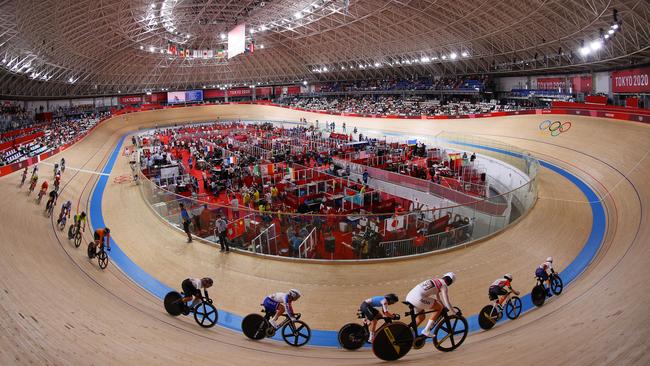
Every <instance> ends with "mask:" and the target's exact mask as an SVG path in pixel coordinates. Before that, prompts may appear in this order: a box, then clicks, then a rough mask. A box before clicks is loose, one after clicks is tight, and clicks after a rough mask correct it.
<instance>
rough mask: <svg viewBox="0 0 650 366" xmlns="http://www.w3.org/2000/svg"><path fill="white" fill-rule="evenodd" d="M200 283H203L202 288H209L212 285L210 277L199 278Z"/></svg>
mask: <svg viewBox="0 0 650 366" xmlns="http://www.w3.org/2000/svg"><path fill="white" fill-rule="evenodd" d="M201 282H202V283H203V286H204V287H211V286H212V284H213V281H212V278H210V277H203V278H201Z"/></svg>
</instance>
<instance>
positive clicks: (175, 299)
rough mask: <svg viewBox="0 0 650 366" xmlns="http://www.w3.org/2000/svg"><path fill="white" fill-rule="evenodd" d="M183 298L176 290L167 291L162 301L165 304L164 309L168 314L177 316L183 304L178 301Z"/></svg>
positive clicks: (181, 310)
mask: <svg viewBox="0 0 650 366" xmlns="http://www.w3.org/2000/svg"><path fill="white" fill-rule="evenodd" d="M182 298H183V295H181V294H179V293H178V292H176V291H171V292H168V293H167V295H165V299H164V300H163V303H164V305H165V310H167V313H168V314H169V315H173V316H178V315H181V313H182V312H183V307H184V306H185V304H184V303H183V302H182V301H180V300H181V299H182Z"/></svg>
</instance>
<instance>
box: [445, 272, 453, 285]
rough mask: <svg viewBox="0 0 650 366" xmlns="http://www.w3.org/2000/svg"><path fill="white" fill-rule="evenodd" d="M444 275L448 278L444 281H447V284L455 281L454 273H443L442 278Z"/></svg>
mask: <svg viewBox="0 0 650 366" xmlns="http://www.w3.org/2000/svg"><path fill="white" fill-rule="evenodd" d="M445 277H447V278H449V281H445V282H447V286H449V285H451V284H452V283H454V282H455V281H456V274H455V273H454V272H447V273H445V274H444V275H443V276H442V278H443V279H444V278H445Z"/></svg>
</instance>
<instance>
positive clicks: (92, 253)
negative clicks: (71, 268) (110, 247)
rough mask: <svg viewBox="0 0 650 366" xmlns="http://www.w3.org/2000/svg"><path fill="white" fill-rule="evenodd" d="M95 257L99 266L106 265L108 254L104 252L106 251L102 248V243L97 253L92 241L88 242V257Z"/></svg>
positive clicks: (104, 267)
mask: <svg viewBox="0 0 650 366" xmlns="http://www.w3.org/2000/svg"><path fill="white" fill-rule="evenodd" d="M95 257H97V263H98V264H99V268H101V269H106V267H108V254H106V251H105V250H104V243H101V244H100V247H99V253H97V252H96V250H95V242H94V241H91V242H90V243H88V258H90V259H93V258H95Z"/></svg>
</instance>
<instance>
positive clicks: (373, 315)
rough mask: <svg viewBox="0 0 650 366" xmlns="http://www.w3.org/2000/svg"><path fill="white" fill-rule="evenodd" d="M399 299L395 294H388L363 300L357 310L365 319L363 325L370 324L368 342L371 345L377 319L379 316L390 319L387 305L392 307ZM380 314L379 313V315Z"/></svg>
mask: <svg viewBox="0 0 650 366" xmlns="http://www.w3.org/2000/svg"><path fill="white" fill-rule="evenodd" d="M398 301H399V298H397V295H395V294H388V295H385V296H374V297H371V298H369V299H366V300H364V301H363V302H362V303H361V306H359V310H361V313H362V314H363V316H365V317H366V319H365V320H364V323H366V324H367V322H370V336H369V337H368V342H370V343H372V340H373V339H374V337H375V328H376V327H377V319H379V318H380V316H383V317H386V318H390V317H392V316H393V314H392V313H391V312H390V311H388V305H393V304H394V303H396V302H398ZM377 308H381V310H377ZM380 312H381V313H380Z"/></svg>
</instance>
